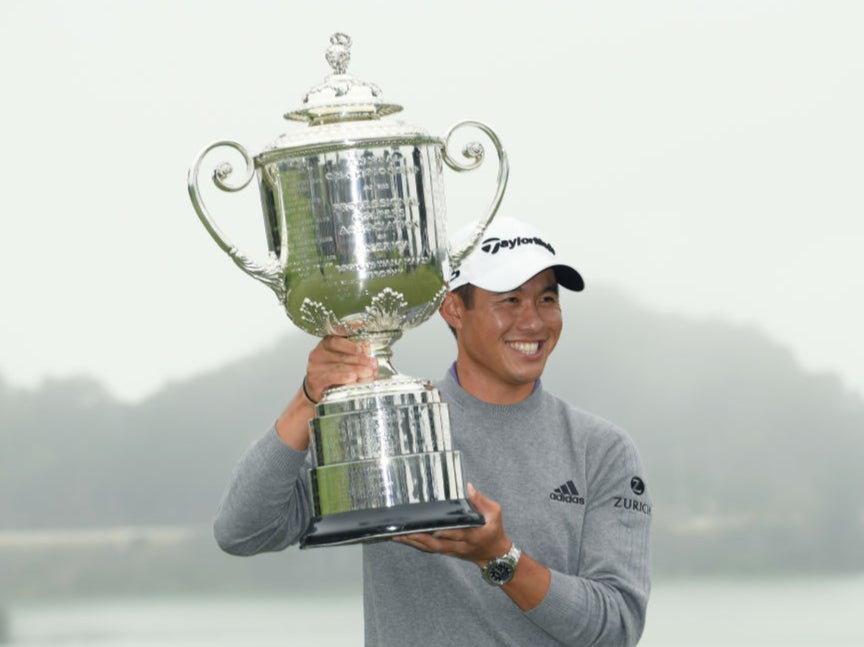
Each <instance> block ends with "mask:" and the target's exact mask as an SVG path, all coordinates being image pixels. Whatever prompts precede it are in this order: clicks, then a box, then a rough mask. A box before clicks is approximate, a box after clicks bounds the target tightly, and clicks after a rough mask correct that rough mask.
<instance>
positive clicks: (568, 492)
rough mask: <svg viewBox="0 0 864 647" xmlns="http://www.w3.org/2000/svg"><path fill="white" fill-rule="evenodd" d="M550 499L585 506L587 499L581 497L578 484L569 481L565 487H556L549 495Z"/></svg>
mask: <svg viewBox="0 0 864 647" xmlns="http://www.w3.org/2000/svg"><path fill="white" fill-rule="evenodd" d="M549 498H550V499H552V500H553V501H561V502H563V503H577V504H579V505H585V497H582V496H579V490H577V489H576V484H575V483H574V482H573V481H567V482H566V483H565V484H564V485H561V486H559V487H556V488H555V489H554V490H552V492H550V493H549Z"/></svg>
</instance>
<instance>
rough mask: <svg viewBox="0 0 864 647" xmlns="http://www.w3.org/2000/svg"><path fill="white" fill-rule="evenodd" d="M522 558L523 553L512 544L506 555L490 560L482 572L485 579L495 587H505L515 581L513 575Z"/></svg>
mask: <svg viewBox="0 0 864 647" xmlns="http://www.w3.org/2000/svg"><path fill="white" fill-rule="evenodd" d="M521 556H522V551H521V550H519V549H518V548H516V545H515V544H511V545H510V550H509V551H507V554H506V555H501V557H496V558H495V559H490V560H489V563H488V564H486V566H485V567H484V568H483V570H482V571H481V573H482V575H483V579H484V580H486V581H487V582H489V584H492V585H493V586H504V585H505V584H507V582H509V581H510V580H512V579H513V573H515V572H516V565H517V564H518V563H519V558H520V557H521Z"/></svg>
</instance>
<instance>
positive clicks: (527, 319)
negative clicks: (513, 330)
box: [518, 301, 545, 330]
mask: <svg viewBox="0 0 864 647" xmlns="http://www.w3.org/2000/svg"><path fill="white" fill-rule="evenodd" d="M518 324H519V328H520V329H522V330H540V329H541V328H543V326H544V325H545V324H544V322H543V317H541V316H540V310H539V309H538V308H537V304H536V303H534V302H532V301H526V302H523V303H522V308H521V309H520V310H519V321H518Z"/></svg>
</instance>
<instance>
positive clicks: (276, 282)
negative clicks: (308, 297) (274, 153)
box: [187, 140, 285, 300]
mask: <svg viewBox="0 0 864 647" xmlns="http://www.w3.org/2000/svg"><path fill="white" fill-rule="evenodd" d="M220 146H226V147H228V148H233V149H234V150H235V151H237V152H238V153H240V155H242V156H243V160H244V161H245V162H246V172H245V174H244V176H243V177H242V178H241V179H240V181H239V182H238V183H236V184H235V183H229V182H227V181H226V180H228V178H229V177H230V176H231V174H232V173H233V172H234V168H233V167H232V166H231V164H229V163H228V162H223V163H222V164H220V165H219V166H217V167H216V169H215V170H214V171H213V184H215V185H216V186H217V187H219V188H220V189H222V190H223V191H228V192H231V193H234V192H236V191H240V190H241V189H244V188H246V187H247V186H248V185H249V182H251V181H252V178H253V177H254V176H255V163H254V161H253V160H252V157H251V156H250V155H249V152H248V151H247V150H246V149H245V148H244V147H243V146H241V145H240V144H238V143H237V142H233V141H228V140H223V141H218V142H213V143H212V144H210V145H209V146H206V147H205V148H203V149H202V150H201V152H200V153H198V155H197V157H195V161H194V163H193V164H192V167H191V168H190V169H189V174H188V177H187V184H188V185H189V197H190V198H191V199H192V206H193V207H195V213H197V214H198V218H199V219H200V220H201V224H203V225H204V228H205V229H206V230H207V232H208V233H209V234H210V236H211V237H212V238H213V240H215V241H216V244H217V245H219V248H220V249H221V250H222V251H223V252H225V253H226V254H228V256H230V257H231V260H233V261H234V263H236V264H237V267H239V268H240V269H241V270H243V271H244V272H246V274H248V275H249V276H251V277H252V278H254V279H257V280H259V281H261V282H262V283H264V284H265V285H266V286H268V287H269V288H270V289H272V290H273V291H274V292H275V293H276V296H277V297H279V298H280V300H284V297H285V288H284V284H283V282H282V280H281V275H282V266H281V265H280V264H279V262H278V261H277V260H276V259H275V258H271V259H270V261H269V262H267V263H265V264H259V263H256V262H255V261H253V260H252V258H251V257H250V256H248V255H247V254H245V253H243V252H242V251H241V250H240V249H238V248H237V246H236V245H234V243H232V242H231V241H230V240H229V238H228V237H227V236H226V235H225V234H224V233H222V230H221V229H219V227H218V225H216V223H215V222H214V221H213V218H212V217H211V216H210V212H209V210H208V209H207V207H206V206H205V205H204V200H203V199H202V197H201V191H200V190H199V188H198V173H199V170H200V166H201V162H202V161H203V159H204V157H206V156H207V154H208V153H209V152H210V151H211V150H213V149H214V148H219V147H220Z"/></svg>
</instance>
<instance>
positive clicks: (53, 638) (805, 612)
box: [7, 576, 864, 647]
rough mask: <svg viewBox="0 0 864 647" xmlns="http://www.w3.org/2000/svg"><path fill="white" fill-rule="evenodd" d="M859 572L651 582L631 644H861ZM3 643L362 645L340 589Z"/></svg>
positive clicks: (107, 609) (43, 625)
mask: <svg viewBox="0 0 864 647" xmlns="http://www.w3.org/2000/svg"><path fill="white" fill-rule="evenodd" d="M862 603H864V577H861V576H858V577H850V578H830V579H829V578H822V579H795V580H784V579H777V580H753V581H742V580H732V579H730V580H695V581H688V580H680V581H664V582H661V583H659V584H657V585H656V586H655V588H654V592H653V594H652V599H651V606H650V609H649V614H648V616H649V621H648V627H647V629H646V631H645V635H644V637H643V639H642V641H641V642H640V647H693V646H695V645H698V646H699V647H768V646H772V645H778V646H779V645H782V646H783V647H826V646H829V647H861V646H862V645H864V626H862V624H861V623H860V620H859V616H860V613H861V610H862V608H864V607H862ZM7 616H8V621H9V630H10V636H9V638H10V639H11V642H10V643H9V644H10V645H11V646H12V647H24V646H25V645H28V646H33V645H52V646H54V645H57V646H64V647H168V646H171V647H181V646H182V647H198V646H201V647H204V646H205V645H206V646H207V647H228V646H231V647H241V646H242V647H276V646H279V647H285V646H290V645H308V644H314V645H322V646H325V645H333V646H337V645H338V646H340V647H351V646H358V647H359V646H361V645H362V644H363V638H362V636H363V618H362V603H361V600H360V599H359V598H358V597H356V596H348V597H327V598H325V597H318V596H313V597H309V598H297V597H286V598H280V597H263V598H257V597H249V598H229V597H211V598H207V597H178V598H136V599H121V600H89V601H79V602H75V603H69V602H63V603H60V602H58V603H53V604H39V605H26V606H12V607H11V608H9V609H7Z"/></svg>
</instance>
